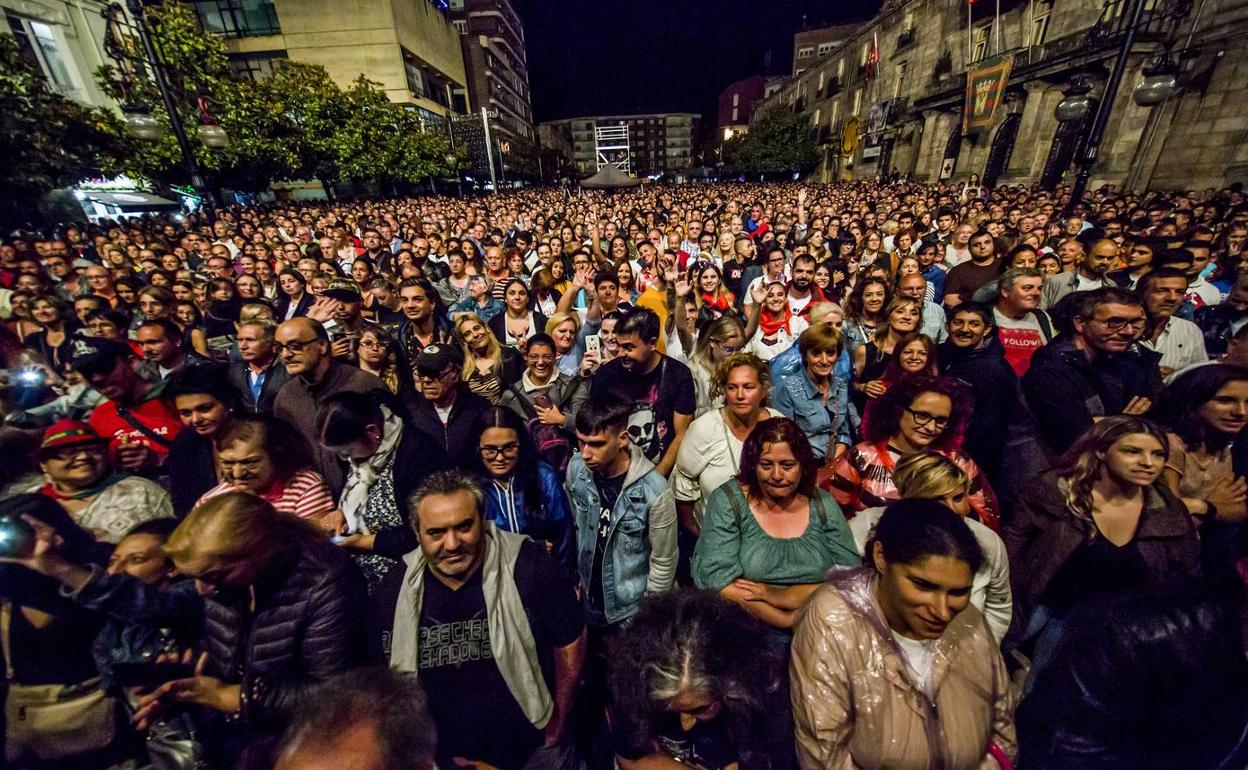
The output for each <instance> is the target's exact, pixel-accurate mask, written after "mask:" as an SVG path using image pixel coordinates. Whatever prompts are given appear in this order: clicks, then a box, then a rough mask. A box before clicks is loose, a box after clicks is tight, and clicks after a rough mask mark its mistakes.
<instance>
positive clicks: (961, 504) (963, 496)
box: [938, 487, 971, 518]
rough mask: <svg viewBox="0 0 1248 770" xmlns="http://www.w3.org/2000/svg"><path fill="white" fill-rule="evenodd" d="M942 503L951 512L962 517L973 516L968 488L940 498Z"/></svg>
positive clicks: (956, 490)
mask: <svg viewBox="0 0 1248 770" xmlns="http://www.w3.org/2000/svg"><path fill="white" fill-rule="evenodd" d="M938 499H939V500H940V502H941V503H942V504H943V505H944V506H945V507H946V508H948V509H949V510H951V511H953V512H954V513H956V514H958V515H959V516H962V517H964V518H965V517H967V516H970V515H971V498H970V495H969V494H968V493H967V489H966V487H962V488H960V489H955V490H954V491H952V492H950V493H949V494H947V495H943V496H941V497H940V498H938Z"/></svg>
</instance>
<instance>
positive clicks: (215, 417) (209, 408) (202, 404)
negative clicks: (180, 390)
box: [173, 393, 230, 436]
mask: <svg viewBox="0 0 1248 770" xmlns="http://www.w3.org/2000/svg"><path fill="white" fill-rule="evenodd" d="M173 408H174V409H175V410H176V411H177V413H178V419H180V420H181V421H182V424H183V425H185V426H186V427H188V428H190V429H191V430H193V431H195V432H196V433H198V434H199V435H201V436H215V435H217V432H218V431H220V430H221V429H222V428H224V427H225V425H226V424H227V423H228V422H229V421H230V410H229V407H227V406H226V405H225V404H223V403H221V402H220V401H218V400H217V399H216V398H214V397H212V396H210V395H208V394H207V393H186V394H182V395H178V396H176V397H174V399H173Z"/></svg>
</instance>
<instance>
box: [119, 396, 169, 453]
mask: <svg viewBox="0 0 1248 770" xmlns="http://www.w3.org/2000/svg"><path fill="white" fill-rule="evenodd" d="M117 416H118V417H120V418H121V419H123V420H125V421H126V422H128V423H130V424H131V425H133V426H134V427H135V428H137V429H138V431H139V433H142V434H143V435H144V436H147V437H148V438H149V439H151V440H152V441H155V442H156V443H157V444H158V445H160V446H162V447H164V448H165V449H168V448H169V447H171V446H173V443H172V442H171V441H169V439H167V438H165V437H164V436H162V435H160V434H159V433H157V432H156V431H154V430H152V429H151V428H149V427H147V426H146V425H144V424H143V423H141V422H139V421H138V419H136V418H135V416H134V415H133V414H131V413H130V410H129V409H127V408H125V407H124V406H122V405H121V404H118V405H117Z"/></svg>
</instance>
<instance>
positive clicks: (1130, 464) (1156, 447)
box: [1101, 410, 1242, 487]
mask: <svg viewBox="0 0 1248 770" xmlns="http://www.w3.org/2000/svg"><path fill="white" fill-rule="evenodd" d="M1241 411H1242V410H1241ZM1101 460H1102V461H1103V462H1104V463H1105V470H1104V471H1103V474H1104V476H1105V477H1106V478H1108V479H1111V480H1113V481H1115V482H1117V483H1118V484H1121V485H1123V486H1129V485H1133V486H1139V487H1147V486H1150V485H1151V484H1152V483H1153V482H1154V481H1156V480H1157V479H1158V477H1160V476H1161V473H1162V471H1164V470H1165V469H1166V452H1165V448H1164V447H1163V446H1162V445H1161V442H1160V441H1158V440H1157V439H1156V438H1154V437H1153V436H1151V435H1149V434H1147V433H1131V434H1128V435H1126V436H1123V437H1122V438H1120V439H1118V440H1117V441H1115V442H1114V443H1113V444H1111V445H1110V447H1109V449H1108V450H1106V451H1105V452H1104V454H1102V455H1101Z"/></svg>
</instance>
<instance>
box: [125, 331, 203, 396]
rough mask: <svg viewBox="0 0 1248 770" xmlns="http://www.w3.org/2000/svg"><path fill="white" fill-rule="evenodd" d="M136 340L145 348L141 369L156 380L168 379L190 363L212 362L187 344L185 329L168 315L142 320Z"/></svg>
mask: <svg viewBox="0 0 1248 770" xmlns="http://www.w3.org/2000/svg"><path fill="white" fill-rule="evenodd" d="M134 341H135V343H136V344H137V345H138V346H139V349H140V350H141V351H143V366H142V367H141V370H140V373H141V374H142V375H143V376H145V377H146V378H147V379H149V380H152V381H159V380H163V379H166V378H168V377H169V375H171V374H173V373H174V372H176V371H178V370H180V369H181V368H182V367H184V366H187V365H189V364H200V365H203V364H207V363H208V362H207V359H205V358H203V357H202V356H200V355H198V354H196V353H195V352H194V351H188V350H187V349H186V348H185V346H184V343H183V336H182V330H181V329H179V328H178V325H177V324H175V323H174V322H173V321H170V320H168V319H166V318H153V319H151V320H148V321H144V322H143V323H141V324H139V328H138V329H136V330H135V332H134Z"/></svg>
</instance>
